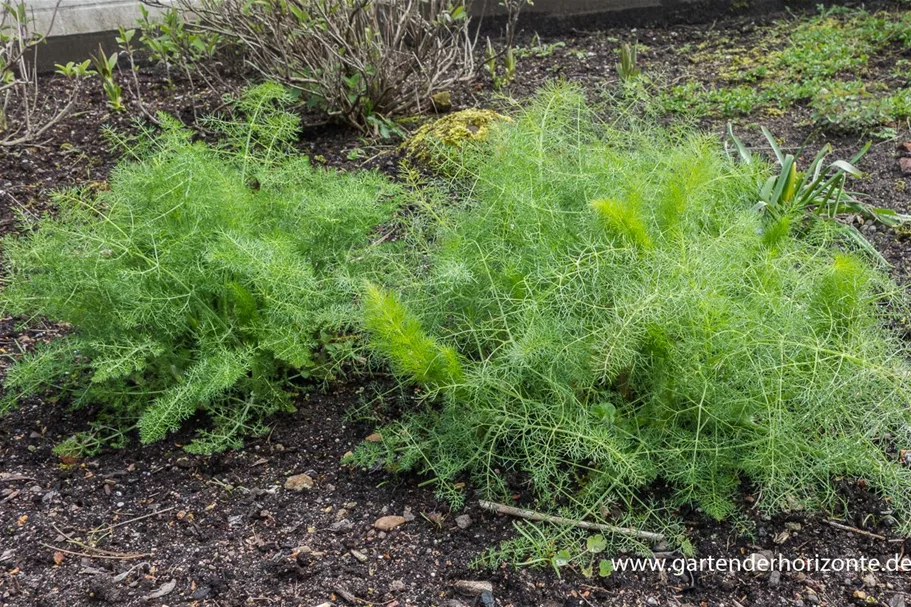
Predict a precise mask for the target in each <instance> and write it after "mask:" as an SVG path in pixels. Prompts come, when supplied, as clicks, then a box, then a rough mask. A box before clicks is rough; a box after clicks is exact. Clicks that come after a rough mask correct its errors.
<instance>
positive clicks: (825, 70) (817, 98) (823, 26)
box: [663, 7, 911, 133]
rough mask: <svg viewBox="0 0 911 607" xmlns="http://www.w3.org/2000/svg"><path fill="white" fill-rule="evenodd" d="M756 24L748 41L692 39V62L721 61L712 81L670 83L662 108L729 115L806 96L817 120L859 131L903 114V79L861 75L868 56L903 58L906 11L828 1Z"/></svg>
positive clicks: (909, 39) (910, 18) (908, 26)
mask: <svg viewBox="0 0 911 607" xmlns="http://www.w3.org/2000/svg"><path fill="white" fill-rule="evenodd" d="M761 32H762V35H761V37H760V39H759V40H757V41H755V42H754V44H753V45H751V46H750V47H742V46H738V45H737V44H736V43H735V42H734V41H724V40H723V41H722V42H721V44H720V45H718V46H717V47H713V48H708V47H702V48H699V46H698V45H697V48H696V49H695V50H694V51H693V54H692V55H691V57H690V58H691V60H692V62H693V63H694V64H695V65H696V66H697V68H698V66H699V65H701V64H703V63H711V64H713V65H717V64H718V63H720V65H719V66H718V67H717V68H716V73H717V74H718V75H719V81H718V83H717V84H713V85H708V84H701V83H699V82H687V83H686V84H683V85H677V86H672V87H669V88H668V89H667V90H666V91H665V93H664V96H663V98H664V99H663V105H664V108H665V110H666V111H670V112H677V113H681V114H684V113H686V114H695V115H698V116H716V117H734V116H741V115H746V114H750V113H752V112H754V111H756V110H759V109H763V110H769V111H783V110H786V109H788V108H790V107H792V106H793V105H795V104H797V103H806V104H809V105H810V107H812V108H813V110H814V115H813V120H814V122H816V123H817V124H819V125H820V126H822V127H823V128H826V129H829V130H834V131H842V132H860V133H868V132H875V131H876V130H877V129H879V128H880V127H882V126H883V125H885V124H888V123H890V122H894V121H897V120H903V119H906V118H908V116H909V114H908V108H907V102H906V100H907V97H908V95H909V90H911V89H908V88H907V82H906V81H905V82H903V83H901V84H900V85H899V86H892V87H890V86H888V85H883V84H877V83H875V82H872V81H870V80H869V79H868V78H869V68H870V66H871V64H872V63H873V62H874V61H885V60H887V59H888V58H889V57H892V58H894V60H895V61H896V62H901V61H905V60H903V59H900V58H899V56H900V54H901V53H902V52H904V51H905V50H906V49H907V48H908V46H909V44H911V12H909V11H894V12H887V11H881V12H877V13H870V12H867V11H865V10H863V9H846V8H841V7H832V8H828V9H823V10H822V11H821V12H820V14H819V15H816V16H813V17H809V18H798V19H797V20H796V21H792V20H788V21H784V22H781V23H778V24H777V25H775V26H773V27H772V28H769V29H765V30H761Z"/></svg>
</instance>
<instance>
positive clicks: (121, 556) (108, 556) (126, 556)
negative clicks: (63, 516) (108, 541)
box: [39, 542, 152, 560]
mask: <svg viewBox="0 0 911 607" xmlns="http://www.w3.org/2000/svg"><path fill="white" fill-rule="evenodd" d="M39 543H40V544H41V545H42V546H44V547H45V548H50V549H51V550H54V551H56V552H62V553H63V554H69V555H70V556H79V557H83V558H87V559H111V560H129V559H138V558H144V557H149V556H152V553H150V552H145V553H142V554H116V553H115V554H88V553H86V552H73V551H72V550H67V549H65V548H59V547H57V546H52V545H50V544H45V543H44V542H39Z"/></svg>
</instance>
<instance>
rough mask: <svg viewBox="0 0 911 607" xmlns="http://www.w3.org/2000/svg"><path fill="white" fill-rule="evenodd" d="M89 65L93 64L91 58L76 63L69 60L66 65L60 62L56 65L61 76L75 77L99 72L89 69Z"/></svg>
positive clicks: (83, 76)
mask: <svg viewBox="0 0 911 607" xmlns="http://www.w3.org/2000/svg"><path fill="white" fill-rule="evenodd" d="M89 65H91V60H90V59H86V60H85V61H83V62H82V63H76V62H74V61H68V62H67V63H66V65H62V64H60V63H58V64H56V66H55V67H56V68H57V70H56V71H57V73H58V74H60V75H61V76H64V77H66V78H70V79H75V78H85V77H87V76H93V75H95V74H96V73H97V72H95V71H94V70H91V69H89Z"/></svg>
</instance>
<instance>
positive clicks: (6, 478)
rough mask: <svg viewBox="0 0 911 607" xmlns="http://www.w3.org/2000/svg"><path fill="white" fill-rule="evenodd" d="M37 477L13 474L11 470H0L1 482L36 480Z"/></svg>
mask: <svg viewBox="0 0 911 607" xmlns="http://www.w3.org/2000/svg"><path fill="white" fill-rule="evenodd" d="M36 480H38V479H36V478H35V477H32V476H24V475H22V474H13V473H11V472H0V483H6V482H11V481H36Z"/></svg>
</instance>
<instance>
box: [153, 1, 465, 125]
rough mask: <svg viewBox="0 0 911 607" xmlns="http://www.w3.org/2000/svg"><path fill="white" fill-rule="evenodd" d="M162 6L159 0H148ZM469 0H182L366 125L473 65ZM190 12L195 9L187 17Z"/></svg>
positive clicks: (248, 53) (278, 76)
mask: <svg viewBox="0 0 911 607" xmlns="http://www.w3.org/2000/svg"><path fill="white" fill-rule="evenodd" d="M144 1H145V2H146V3H147V4H153V5H155V4H156V3H157V2H159V0H144ZM467 2H468V0H262V1H259V2H249V1H248V0H176V3H175V4H174V5H176V6H177V7H178V10H180V11H181V12H183V13H185V14H187V15H194V16H195V17H196V21H195V27H198V28H200V29H201V30H204V31H208V32H211V33H217V34H219V35H221V36H222V37H223V38H224V39H228V40H234V41H236V42H238V43H239V44H240V45H241V46H242V47H243V50H244V53H245V57H246V61H247V63H248V64H249V65H250V66H251V67H252V68H253V69H255V70H256V71H258V72H259V73H261V74H262V75H263V76H265V77H266V78H268V79H273V80H278V81H281V82H283V83H285V84H287V85H290V86H292V87H294V88H296V89H298V90H300V91H301V92H302V93H303V94H304V95H305V96H306V97H307V99H308V101H309V102H310V103H311V104H313V105H315V106H317V107H320V108H322V109H323V110H325V111H326V112H327V113H328V114H329V115H331V116H333V117H336V118H338V119H340V120H343V121H344V122H347V123H349V124H351V125H354V126H356V127H357V128H359V129H362V130H367V129H370V128H372V127H373V128H375V127H376V126H377V124H378V121H382V120H385V118H386V117H389V116H394V115H401V114H407V113H412V112H418V111H422V110H423V109H425V108H427V107H429V106H430V105H431V97H432V96H433V94H434V93H436V92H439V91H443V90H445V89H446V88H448V87H450V86H452V85H453V84H454V83H456V82H457V81H459V80H461V79H463V78H466V77H468V76H470V75H471V74H472V73H473V72H474V59H473V48H474V42H475V41H474V40H473V39H472V37H471V35H470V31H469V17H468V7H467ZM187 21H188V22H189V21H190V18H189V17H188V18H187Z"/></svg>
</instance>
